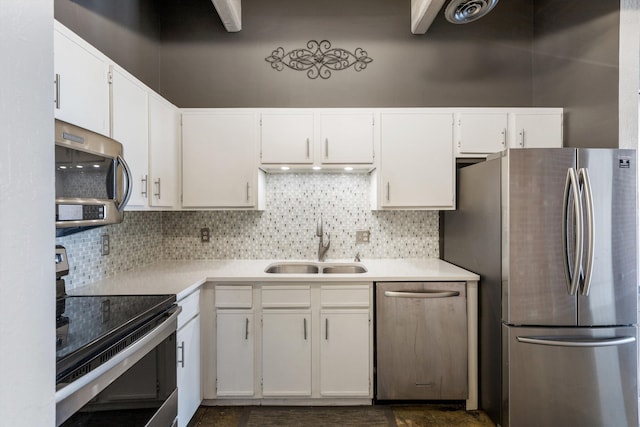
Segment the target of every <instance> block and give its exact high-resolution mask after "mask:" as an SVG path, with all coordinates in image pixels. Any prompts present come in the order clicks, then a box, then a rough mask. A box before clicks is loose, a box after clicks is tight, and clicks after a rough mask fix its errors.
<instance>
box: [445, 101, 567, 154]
mask: <svg viewBox="0 0 640 427" xmlns="http://www.w3.org/2000/svg"><path fill="white" fill-rule="evenodd" d="M455 110H456V111H455V115H456V127H455V140H456V156H457V157H462V158H464V157H484V156H486V155H488V154H491V153H497V152H500V151H502V150H505V149H507V148H556V147H562V141H563V137H562V133H563V110H562V108H464V109H455Z"/></svg>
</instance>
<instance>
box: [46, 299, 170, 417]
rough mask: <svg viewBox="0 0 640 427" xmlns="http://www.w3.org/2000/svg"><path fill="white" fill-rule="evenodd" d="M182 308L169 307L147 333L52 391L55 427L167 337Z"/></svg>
mask: <svg viewBox="0 0 640 427" xmlns="http://www.w3.org/2000/svg"><path fill="white" fill-rule="evenodd" d="M181 311H182V307H179V306H176V307H175V308H172V309H171V310H170V311H169V313H170V315H169V317H168V318H167V319H166V320H165V321H164V322H162V323H161V324H160V325H159V326H157V327H156V328H155V329H153V330H152V331H151V332H149V333H148V334H147V335H145V336H144V337H142V338H141V339H140V340H138V341H136V342H135V343H133V344H132V345H130V346H129V347H127V348H126V349H124V350H123V351H121V352H120V353H118V354H116V355H115V356H113V357H112V358H111V359H109V360H108V361H107V362H105V363H104V364H102V365H100V366H98V367H97V368H96V369H94V370H93V371H91V372H89V373H88V374H86V375H83V376H82V377H80V378H78V379H77V380H75V381H73V382H72V383H69V384H67V385H66V386H64V387H63V388H61V389H60V390H57V391H56V395H55V396H56V426H59V425H60V424H62V423H63V422H65V421H66V420H67V418H69V417H70V416H71V415H73V414H74V413H76V411H78V409H80V408H82V407H83V406H84V405H85V404H86V403H87V402H88V401H89V400H91V399H92V398H93V397H94V396H95V395H97V394H98V393H99V392H101V391H102V390H104V389H105V388H106V387H107V386H108V385H109V384H111V383H112V382H113V381H114V380H115V379H116V378H118V377H119V376H120V375H122V374H123V373H124V372H125V371H126V370H127V369H129V368H130V367H132V366H133V365H134V364H135V363H136V362H137V361H139V360H140V359H142V358H143V357H144V356H145V355H146V354H147V353H149V352H150V351H151V350H153V349H154V348H155V347H157V346H158V345H159V344H160V343H161V342H162V341H164V340H165V339H167V337H169V336H170V335H171V334H172V333H174V332H175V331H176V330H177V327H178V314H180V312H181Z"/></svg>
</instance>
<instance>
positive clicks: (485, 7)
mask: <svg viewBox="0 0 640 427" xmlns="http://www.w3.org/2000/svg"><path fill="white" fill-rule="evenodd" d="M496 4H498V0H451V3H449V5H448V6H447V8H446V9H445V11H444V16H445V17H446V18H447V21H449V22H451V23H454V24H467V23H469V22H473V21H475V20H477V19H480V18H482V17H483V16H485V15H486V14H487V13H489V12H491V9H493V8H494V6H495V5H496Z"/></svg>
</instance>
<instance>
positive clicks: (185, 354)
mask: <svg viewBox="0 0 640 427" xmlns="http://www.w3.org/2000/svg"><path fill="white" fill-rule="evenodd" d="M178 304H179V305H180V306H181V307H182V312H181V313H180V316H179V317H178V332H177V334H176V341H177V356H176V359H177V363H178V369H177V385H178V426H179V427H186V426H187V424H188V423H189V420H191V418H192V417H193V415H194V414H195V413H196V410H197V409H198V407H199V406H200V403H201V402H202V370H201V365H200V362H201V360H200V359H201V358H200V308H199V292H196V293H194V294H191V295H190V296H188V297H186V298H185V299H184V300H182V301H179V302H178Z"/></svg>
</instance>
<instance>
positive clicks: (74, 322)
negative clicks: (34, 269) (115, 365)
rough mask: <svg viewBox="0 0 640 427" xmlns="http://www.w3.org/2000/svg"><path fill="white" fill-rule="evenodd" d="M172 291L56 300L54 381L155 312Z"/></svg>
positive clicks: (163, 306)
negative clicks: (168, 292)
mask: <svg viewBox="0 0 640 427" xmlns="http://www.w3.org/2000/svg"><path fill="white" fill-rule="evenodd" d="M175 301H176V297H175V295H109V296H66V297H65V298H61V299H59V300H57V301H56V330H57V333H56V382H57V381H58V379H60V378H61V377H63V376H64V375H65V374H66V373H67V372H69V370H71V369H73V368H74V367H75V366H77V365H78V364H81V363H83V362H84V361H86V360H87V359H88V358H90V357H91V356H92V355H95V354H96V352H99V351H101V350H103V349H105V348H106V347H108V346H109V345H111V344H112V343H114V342H115V341H117V340H119V339H120V338H122V337H123V336H126V335H127V334H129V333H131V331H133V330H135V329H136V328H139V327H140V326H141V325H143V324H145V323H147V322H149V321H150V320H151V319H153V318H155V317H156V316H159V315H162V313H164V312H165V311H166V310H167V309H168V308H169V307H170V306H171V305H173V304H174V303H175Z"/></svg>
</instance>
